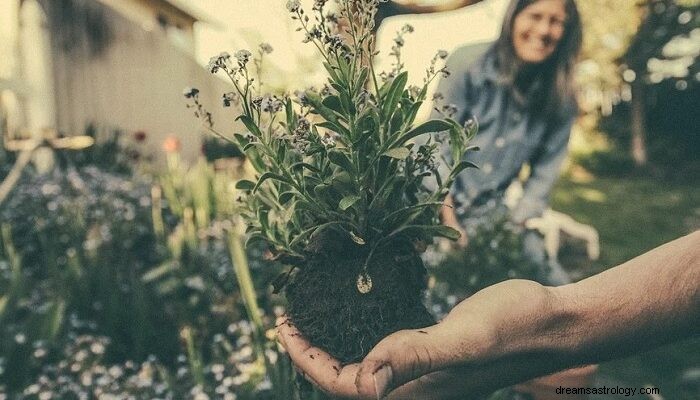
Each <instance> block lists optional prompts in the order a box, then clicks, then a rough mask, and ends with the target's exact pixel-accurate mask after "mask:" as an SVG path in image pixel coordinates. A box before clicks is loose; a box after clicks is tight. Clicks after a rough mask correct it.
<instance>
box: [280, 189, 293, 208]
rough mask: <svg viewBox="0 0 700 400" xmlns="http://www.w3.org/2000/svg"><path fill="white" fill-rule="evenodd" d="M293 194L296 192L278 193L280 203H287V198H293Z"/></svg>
mask: <svg viewBox="0 0 700 400" xmlns="http://www.w3.org/2000/svg"><path fill="white" fill-rule="evenodd" d="M295 195H296V193H294V192H284V193H282V194H280V198H279V202H280V204H282V205H285V204H287V203H289V200H291V199H292V198H294V196H295Z"/></svg>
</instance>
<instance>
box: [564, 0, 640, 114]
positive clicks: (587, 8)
mask: <svg viewBox="0 0 700 400" xmlns="http://www.w3.org/2000/svg"><path fill="white" fill-rule="evenodd" d="M638 3H639V0H617V1H614V2H611V1H608V0H588V1H580V2H577V3H576V6H577V7H578V8H579V11H580V13H581V20H582V23H583V26H584V31H583V33H584V36H583V47H582V50H581V62H580V64H579V66H578V69H577V75H576V80H577V83H578V84H579V85H580V86H581V89H582V92H583V93H582V94H583V96H582V100H583V106H584V108H585V109H586V111H593V110H597V109H599V108H603V110H604V112H605V109H607V108H608V107H610V106H611V105H612V104H613V103H615V102H616V100H619V98H620V96H621V92H622V91H623V90H624V86H625V85H626V84H625V82H624V80H623V79H622V74H621V71H620V59H621V57H622V56H623V55H624V53H625V51H626V50H627V47H628V46H629V43H630V41H631V40H632V37H633V36H634V34H635V32H636V31H637V27H638V26H639V23H640V19H641V16H640V14H639V12H638V10H637V4H638ZM601 15H607V16H609V18H600V16H601ZM608 110H609V109H608ZM607 112H609V111H607Z"/></svg>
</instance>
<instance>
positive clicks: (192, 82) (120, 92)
mask: <svg viewBox="0 0 700 400" xmlns="http://www.w3.org/2000/svg"><path fill="white" fill-rule="evenodd" d="M106 16H107V21H108V23H109V24H110V29H111V31H112V35H113V36H112V40H111V41H110V44H109V46H108V47H107V49H106V50H105V51H104V52H102V54H100V55H98V56H91V55H90V52H89V51H88V49H80V48H78V49H73V50H72V51H71V52H69V53H67V52H65V51H62V50H60V49H56V50H55V51H54V52H55V56H54V60H53V62H54V70H55V87H56V94H57V96H56V110H57V125H58V129H59V131H60V132H62V133H64V134H68V135H75V134H81V133H83V132H84V130H85V127H86V126H87V125H88V124H90V123H95V124H96V125H97V126H98V127H100V128H107V129H109V128H119V129H122V130H124V131H125V133H127V134H129V133H133V132H136V131H144V132H146V134H147V141H146V143H145V150H146V151H147V152H150V153H153V154H155V155H156V156H158V155H159V154H160V155H162V151H160V147H161V144H162V143H163V141H164V140H165V138H166V137H168V136H177V137H178V138H179V139H180V140H181V142H182V145H183V146H182V149H183V156H184V157H185V158H188V159H193V158H195V157H196V155H197V154H198V153H199V150H200V143H201V140H202V138H203V136H204V133H203V131H202V128H201V124H200V122H199V121H198V120H196V119H195V117H194V115H193V113H192V111H191V110H189V109H187V108H186V107H185V104H186V103H185V99H184V97H183V95H182V93H183V89H184V88H185V87H187V86H193V87H197V88H199V89H200V90H201V94H200V97H201V99H202V102H203V103H204V104H205V106H206V107H207V109H208V110H209V111H211V112H212V113H213V114H214V121H215V123H217V122H218V124H217V126H216V127H217V128H218V129H219V130H221V131H223V132H225V133H228V134H232V128H231V125H232V121H233V119H234V118H233V117H234V115H233V111H231V110H230V109H223V107H222V104H221V100H220V99H221V95H222V93H224V92H228V91H230V90H231V87H230V84H228V83H226V82H225V81H223V80H221V79H219V78H217V77H215V76H212V75H211V74H210V73H209V72H208V71H206V69H205V68H204V67H202V66H201V65H199V64H198V63H197V62H196V61H195V60H194V58H193V56H192V55H191V54H189V53H187V52H185V51H183V50H181V49H178V48H176V47H175V46H173V45H172V44H171V42H170V41H169V39H168V38H167V36H166V34H165V33H164V32H162V31H160V30H153V31H147V30H144V29H143V27H142V26H141V25H140V24H138V23H136V22H134V21H132V20H129V19H127V18H125V17H123V16H122V15H120V14H119V13H117V12H116V11H114V10H112V9H109V8H108V9H106Z"/></svg>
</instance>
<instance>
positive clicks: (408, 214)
mask: <svg viewBox="0 0 700 400" xmlns="http://www.w3.org/2000/svg"><path fill="white" fill-rule="evenodd" d="M442 206H443V203H440V202H430V203H422V204H414V205H412V206H407V207H404V208H402V209H399V210H396V211H394V212H392V213H391V214H389V215H387V216H386V217H384V221H385V222H386V223H389V222H391V220H392V219H397V221H398V222H402V223H406V222H410V221H411V219H412V215H413V214H414V213H416V212H422V211H423V209H425V208H428V207H442ZM402 220H403V221H402Z"/></svg>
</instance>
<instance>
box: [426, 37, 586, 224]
mask: <svg viewBox="0 0 700 400" xmlns="http://www.w3.org/2000/svg"><path fill="white" fill-rule="evenodd" d="M490 49H491V45H490V44H479V45H472V46H465V47H461V48H459V49H457V50H456V51H455V52H454V53H453V54H452V55H451V56H450V57H449V58H448V60H447V69H448V70H449V71H450V76H449V77H446V78H442V79H441V81H440V84H439V85H438V89H437V92H439V93H441V94H442V95H443V96H444V100H443V101H444V104H453V105H455V106H456V107H457V110H458V111H457V114H456V115H455V116H454V119H455V120H456V121H458V122H460V123H462V124H463V123H464V122H465V121H466V120H468V119H469V118H471V117H472V116H474V117H476V120H477V121H478V123H479V132H478V133H477V135H476V137H475V138H474V139H473V140H472V142H471V143H470V144H471V145H476V146H479V147H480V148H481V150H480V151H477V152H468V153H467V154H466V155H465V159H468V160H469V161H471V162H473V163H475V164H476V165H478V166H479V168H480V169H479V170H468V171H466V172H463V173H461V174H460V175H459V176H458V177H457V180H456V181H455V183H454V186H453V187H452V196H453V199H454V201H455V209H456V210H457V212H458V217H460V219H464V218H469V217H470V214H471V213H472V212H473V211H474V210H476V209H478V208H479V207H481V206H484V205H486V204H487V203H500V202H501V201H502V198H503V194H504V192H505V190H506V189H507V188H508V186H509V185H510V184H511V183H512V182H513V180H514V179H516V178H517V176H518V174H519V172H520V170H521V168H522V167H523V165H524V164H526V163H528V164H529V165H530V167H531V174H530V178H529V179H528V180H527V182H525V184H524V187H523V190H524V193H523V197H522V199H521V200H520V202H519V203H518V205H517V206H516V207H515V209H513V210H511V219H512V220H513V221H515V222H517V223H522V222H523V221H525V220H527V219H528V218H532V217H537V216H540V215H541V214H542V212H543V211H544V210H545V208H546V207H547V205H548V202H549V194H550V191H551V190H552V186H553V185H554V183H555V182H556V180H557V178H558V177H559V170H560V167H561V164H562V162H563V161H564V159H565V158H566V153H567V145H568V142H569V136H570V133H571V126H572V125H573V122H574V119H575V117H576V109H575V107H567V110H564V112H563V113H560V114H562V115H563V117H562V116H561V115H557V116H548V115H542V113H533V112H532V111H529V110H527V109H526V108H525V106H522V105H520V104H518V103H517V102H516V101H515V99H514V98H513V95H512V94H511V90H510V88H508V87H506V86H504V85H502V84H500V83H499V74H498V70H497V69H496V65H495V58H496V57H495V54H494V52H492V51H490ZM572 104H574V103H573V102H572ZM569 108H570V110H569ZM431 117H432V118H440V115H439V114H438V113H437V112H436V111H433V115H432V116H431ZM448 147H449V146H448V145H447V144H446V145H445V148H443V151H442V154H443V157H445V158H446V159H448V160H449V158H450V156H449V149H448ZM490 205H491V206H492V205H493V204H490Z"/></svg>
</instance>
